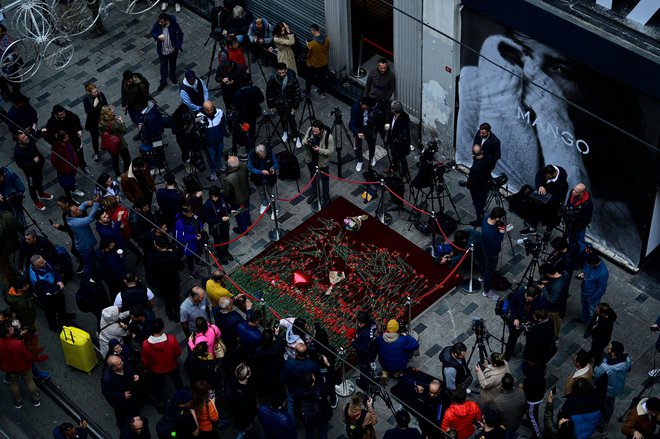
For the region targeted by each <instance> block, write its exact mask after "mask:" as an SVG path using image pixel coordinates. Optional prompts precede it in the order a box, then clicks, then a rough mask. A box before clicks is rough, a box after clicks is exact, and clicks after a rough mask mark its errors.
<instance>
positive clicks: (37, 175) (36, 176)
mask: <svg viewBox="0 0 660 439" xmlns="http://www.w3.org/2000/svg"><path fill="white" fill-rule="evenodd" d="M41 164H42V165H41V167H39V169H38V170H37V171H33V172H25V180H26V181H27V184H28V191H29V192H30V198H32V201H34V202H35V203H36V202H37V201H39V195H41V194H43V193H44V185H43V181H44V175H43V161H42V162H41Z"/></svg>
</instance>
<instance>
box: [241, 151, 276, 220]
mask: <svg viewBox="0 0 660 439" xmlns="http://www.w3.org/2000/svg"><path fill="white" fill-rule="evenodd" d="M247 168H248V171H249V172H250V180H251V181H252V183H254V185H255V186H256V187H257V192H259V198H260V199H261V206H260V207H259V215H261V214H262V213H264V211H265V210H266V209H267V208H268V205H269V204H270V200H271V197H272V196H274V198H273V199H275V200H276V199H277V171H278V169H280V164H279V163H278V161H277V156H276V155H275V154H274V153H273V150H272V149H270V148H267V147H266V145H263V144H259V145H257V146H256V147H255V148H254V149H253V150H251V151H250V152H249V154H248V163H247ZM274 209H276V210H278V211H279V209H278V208H277V204H275V207H274ZM270 219H273V220H274V219H275V210H273V211H271V213H270Z"/></svg>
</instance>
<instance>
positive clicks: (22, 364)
mask: <svg viewBox="0 0 660 439" xmlns="http://www.w3.org/2000/svg"><path fill="white" fill-rule="evenodd" d="M14 330H15V329H14V327H13V326H11V325H0V370H2V371H3V372H5V373H6V374H8V375H9V391H10V392H11V395H12V397H13V399H14V407H15V408H17V409H20V408H22V407H23V398H22V397H21V391H20V389H19V387H18V384H19V379H20V378H22V379H23V382H24V383H25V385H26V386H27V388H28V391H29V392H30V396H31V397H32V405H34V406H35V407H39V406H40V405H41V395H40V394H39V390H38V389H37V386H36V384H34V379H33V378H32V352H30V351H29V349H28V348H27V346H25V343H23V340H20V339H18V338H16V337H15V336H14Z"/></svg>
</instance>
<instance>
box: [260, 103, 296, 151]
mask: <svg viewBox="0 0 660 439" xmlns="http://www.w3.org/2000/svg"><path fill="white" fill-rule="evenodd" d="M281 122H282V118H278V120H277V123H275V122H273V115H272V114H271V113H270V112H268V110H265V111H264V112H263V114H262V116H261V119H260V120H259V122H257V125H259V127H258V128H257V134H255V136H254V137H255V141H256V139H258V138H259V134H260V133H261V129H262V128H264V127H266V135H265V137H266V146H267V147H269V148H271V147H272V146H273V143H272V140H273V136H274V135H275V134H277V137H278V138H279V139H280V141H281V142H282V144H283V145H284V148H285V149H286V150H287V151H288V152H289V153H290V152H291V147H290V146H289V144H288V143H287V142H285V141H284V139H283V138H282V134H280V132H279V131H278V130H277V127H278V126H279V125H280V123H281ZM287 140H288V139H287Z"/></svg>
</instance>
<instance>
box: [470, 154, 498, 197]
mask: <svg viewBox="0 0 660 439" xmlns="http://www.w3.org/2000/svg"><path fill="white" fill-rule="evenodd" d="M492 170H493V165H492V162H491V161H490V160H489V159H487V158H486V157H484V158H482V159H479V160H477V159H472V166H471V167H470V173H469V174H468V178H467V187H468V189H472V190H484V191H485V190H486V183H487V182H488V180H489V179H490V178H491V176H490V172H491V171H492Z"/></svg>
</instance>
